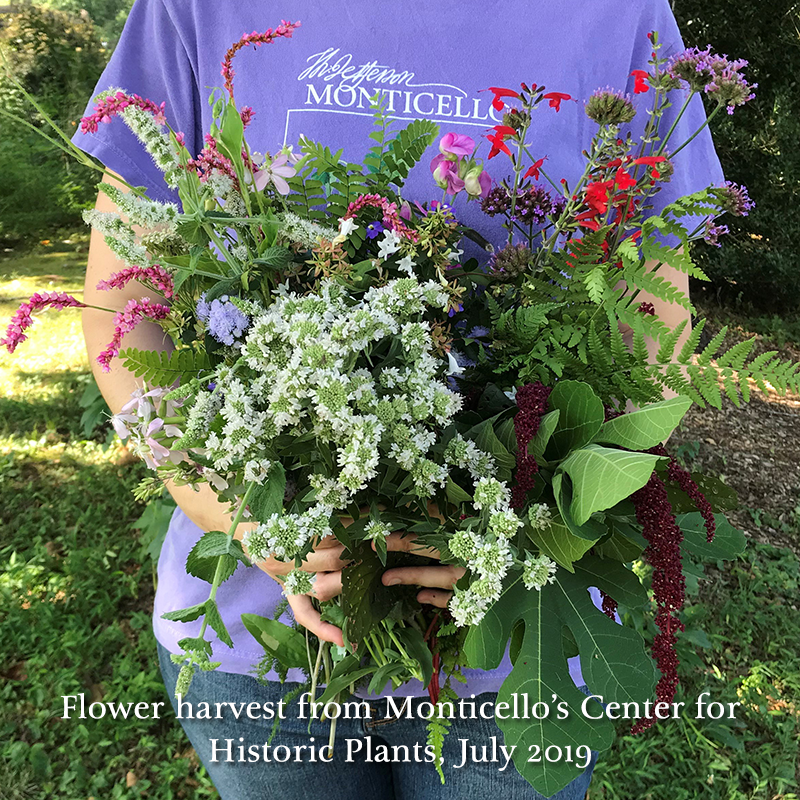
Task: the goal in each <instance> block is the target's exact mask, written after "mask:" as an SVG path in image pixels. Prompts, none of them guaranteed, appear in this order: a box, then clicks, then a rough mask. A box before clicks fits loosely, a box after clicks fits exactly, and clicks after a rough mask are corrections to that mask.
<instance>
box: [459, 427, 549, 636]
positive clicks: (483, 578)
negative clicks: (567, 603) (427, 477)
mask: <svg viewBox="0 0 800 800" xmlns="http://www.w3.org/2000/svg"><path fill="white" fill-rule="evenodd" d="M445 461H446V462H447V463H448V464H450V465H451V466H454V467H457V468H459V469H463V470H466V471H467V472H469V474H470V477H471V478H472V479H473V481H474V482H475V489H474V494H473V501H472V503H473V506H474V507H475V508H477V509H480V510H481V511H483V512H484V516H485V518H486V519H487V520H488V524H487V526H486V532H485V534H481V533H479V532H478V531H476V530H475V529H474V528H466V529H462V530H459V531H457V532H456V533H455V534H454V535H453V537H452V538H451V539H450V541H449V543H448V547H449V548H450V552H451V553H452V554H453V555H454V556H455V557H456V558H458V559H461V560H462V561H463V562H464V563H465V564H466V566H467V569H468V570H469V571H470V572H471V573H473V575H474V576H475V577H476V579H475V580H473V582H472V583H471V584H470V586H469V587H468V588H467V589H464V590H460V589H456V590H455V592H454V593H453V597H452V598H451V600H450V606H449V607H450V612H451V613H452V614H453V619H454V621H455V623H456V625H459V626H462V625H475V624H477V623H478V622H480V621H481V619H483V616H484V614H485V613H486V611H487V609H488V608H489V606H490V605H491V604H492V603H493V602H494V601H495V600H497V599H498V598H499V597H500V593H501V591H502V583H503V579H504V578H505V576H506V575H507V574H508V571H509V569H510V568H511V567H512V566H513V564H514V555H513V553H512V550H511V544H510V542H511V539H512V538H513V537H514V536H515V534H516V533H517V531H518V530H519V528H520V527H522V525H523V522H522V520H521V519H520V518H519V516H518V515H517V514H516V513H515V512H514V511H513V509H512V508H511V505H510V503H511V495H510V493H509V491H508V488H507V487H506V485H505V484H504V483H502V482H500V481H498V480H497V479H496V478H493V477H491V476H492V475H493V474H494V471H495V464H494V459H493V458H492V457H491V456H490V455H488V454H487V453H484V452H483V451H481V450H480V449H479V448H478V446H477V445H476V444H475V443H474V442H472V441H469V440H467V439H464V438H463V437H462V436H461V435H459V434H457V435H456V436H455V437H453V439H451V440H450V442H449V443H448V445H447V448H446V450H445ZM531 523H532V524H533V525H538V526H539V528H540V529H541V528H543V527H546V526H547V525H549V524H550V511H549V509H548V507H547V506H546V505H536V506H534V507H533V510H532V511H531ZM555 570H556V565H555V564H554V563H553V562H552V561H550V559H548V558H546V557H545V556H538V557H537V558H536V559H533V558H532V557H531V556H528V558H527V559H526V561H525V562H524V564H523V580H524V582H525V586H526V587H527V588H528V589H534V588H535V589H541V588H542V586H544V585H545V584H546V583H552V581H553V580H555V578H554V577H553V575H554V573H555Z"/></svg>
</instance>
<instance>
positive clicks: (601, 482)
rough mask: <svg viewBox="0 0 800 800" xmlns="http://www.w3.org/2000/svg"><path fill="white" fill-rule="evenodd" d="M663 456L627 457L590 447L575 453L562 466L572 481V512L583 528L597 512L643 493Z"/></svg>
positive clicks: (643, 455) (642, 454) (640, 454)
mask: <svg viewBox="0 0 800 800" xmlns="http://www.w3.org/2000/svg"><path fill="white" fill-rule="evenodd" d="M660 460H661V456H654V455H650V454H648V453H628V452H626V451H624V450H612V449H610V448H608V447H600V446H599V445H596V444H590V445H587V446H586V447H584V448H582V449H581V450H577V451H575V452H574V453H573V454H572V455H571V456H570V457H569V458H568V459H567V460H566V461H564V462H563V464H561V469H563V470H564V471H565V472H566V473H567V474H568V475H569V476H570V478H572V486H573V498H572V505H571V506H570V511H571V513H572V516H573V519H574V520H575V522H576V523H577V524H578V525H582V524H583V523H584V522H586V521H587V520H588V519H589V517H590V516H591V515H592V514H593V513H594V512H595V511H603V510H605V509H607V508H611V507H612V506H615V505H616V504H617V503H619V502H620V500H624V499H625V498H626V497H630V496H631V495H632V494H633V493H634V492H637V491H638V490H639V489H641V488H642V487H643V486H644V485H645V484H646V483H647V481H648V480H650V476H651V475H652V474H653V470H654V469H655V467H656V464H657V463H658V462H659V461H660Z"/></svg>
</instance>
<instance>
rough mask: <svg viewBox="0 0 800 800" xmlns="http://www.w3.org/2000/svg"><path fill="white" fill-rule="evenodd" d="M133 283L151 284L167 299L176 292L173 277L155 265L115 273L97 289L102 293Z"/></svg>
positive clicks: (127, 268) (99, 284)
mask: <svg viewBox="0 0 800 800" xmlns="http://www.w3.org/2000/svg"><path fill="white" fill-rule="evenodd" d="M131 281H142V282H144V283H149V284H150V285H151V286H152V287H153V288H154V289H155V290H156V291H158V292H160V293H161V294H163V295H164V297H166V298H167V299H169V298H170V297H172V295H173V294H174V291H175V284H174V283H173V280H172V275H170V274H169V272H167V271H166V270H165V269H164V268H163V267H160V266H159V265H158V264H154V265H153V266H151V267H126V268H125V269H122V270H120V271H119V272H115V273H114V274H113V275H112V276H111V277H110V278H109V279H108V280H102V281H100V283H98V284H97V288H98V289H100V290H102V291H108V290H109V289H122V288H123V287H124V286H127V285H128V284H129V283H130V282H131Z"/></svg>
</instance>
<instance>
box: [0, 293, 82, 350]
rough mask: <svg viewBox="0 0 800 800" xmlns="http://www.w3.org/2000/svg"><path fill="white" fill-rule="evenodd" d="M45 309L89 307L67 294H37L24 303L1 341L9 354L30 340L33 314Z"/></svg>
mask: <svg viewBox="0 0 800 800" xmlns="http://www.w3.org/2000/svg"><path fill="white" fill-rule="evenodd" d="M45 308H52V309H55V310H56V311H61V309H63V308H87V306H86V304H85V303H81V302H80V300H76V299H75V298H74V297H73V296H72V295H69V294H67V293H66V292H36V294H34V295H31V298H30V300H28V302H27V303H23V304H22V305H21V306H20V307H19V308H18V309H17V311H16V313H15V314H14V316H13V317H12V318H11V322H10V323H9V325H8V328H6V335H5V336H4V337H3V338H2V339H0V345H2V346H4V347H5V348H6V350H8V352H9V353H13V352H14V351H15V350H16V349H17V347H19V345H21V344H22V343H23V342H24V341H25V340H26V339H27V338H28V337H27V336H26V335H25V331H26V330H28V328H30V327H31V325H33V322H34V319H33V314H34V313H35V312H37V311H42V310H44V309H45Z"/></svg>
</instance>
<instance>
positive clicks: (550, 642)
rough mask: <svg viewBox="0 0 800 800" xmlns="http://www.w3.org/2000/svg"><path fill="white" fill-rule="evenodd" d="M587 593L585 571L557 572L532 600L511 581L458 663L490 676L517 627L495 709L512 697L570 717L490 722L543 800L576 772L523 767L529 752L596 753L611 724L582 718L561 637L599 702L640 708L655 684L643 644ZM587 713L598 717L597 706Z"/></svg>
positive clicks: (547, 765) (552, 766) (545, 764)
mask: <svg viewBox="0 0 800 800" xmlns="http://www.w3.org/2000/svg"><path fill="white" fill-rule="evenodd" d="M592 585H594V584H593V582H592V578H590V576H589V575H588V574H587V573H585V572H584V571H576V573H575V574H574V575H572V574H570V573H569V572H567V571H566V570H559V571H558V572H557V573H556V580H555V582H554V583H552V584H549V585H547V586H545V587H544V588H543V589H542V590H541V591H538V592H537V591H528V590H526V589H525V588H524V586H523V584H522V582H521V581H520V580H517V581H516V582H515V583H513V584H512V585H510V586H509V587H508V588H507V589H506V590H505V591H504V593H503V594H502V596H501V597H500V600H498V602H497V603H496V604H495V605H494V606H493V607H492V608H491V609H490V610H489V612H488V613H487V614H486V616H485V617H484V618H483V620H482V621H481V622H480V623H479V624H478V625H475V626H473V627H472V628H470V630H469V632H468V633H467V637H466V640H465V643H464V655H465V657H466V658H467V661H468V663H469V665H470V666H471V667H479V668H481V669H493V668H495V667H496V666H497V665H498V664H499V662H500V660H501V659H502V657H503V654H504V653H505V648H506V644H507V642H508V640H509V638H510V636H511V632H512V630H513V629H514V627H515V626H516V624H517V622H518V620H522V622H523V623H524V634H523V638H522V642H521V644H520V646H519V652H518V653H517V657H516V660H515V661H514V666H513V669H512V671H511V673H510V674H509V675H508V677H507V678H506V679H505V681H504V682H503V685H502V687H501V689H500V691H499V693H498V697H497V705H496V708H498V707H499V704H500V703H509V704H512V705H511V708H513V703H514V696H515V695H516V697H517V698H522V697H523V696H524V695H527V696H528V700H529V703H531V704H532V703H536V702H543V703H547V704H549V705H550V707H551V708H554V705H555V703H556V702H560V701H564V702H566V703H567V706H568V710H569V713H568V716H567V718H566V719H564V720H561V719H558V718H557V717H558V715H556V714H554V713H551V714H550V715H549V716H548V717H546V718H544V719H536V718H534V717H533V715H529V716H525V715H524V714H516V715H514V714H509V716H508V718H507V719H504V720H503V719H498V720H497V724H498V725H499V726H500V728H501V730H502V731H503V735H504V739H505V743H506V745H507V746H510V745H516V748H515V751H514V763H515V766H516V767H517V769H518V770H519V772H520V773H522V775H523V776H524V777H525V778H526V780H527V781H528V782H529V783H530V784H531V785H532V786H533V787H534V789H536V790H537V791H538V792H540V793H542V794H544V795H546V796H549V795H552V794H554V793H555V792H556V791H558V790H559V789H561V788H563V787H564V786H566V785H567V784H568V783H569V782H570V781H572V780H573V779H574V778H575V777H577V775H578V774H579V773H580V769H579V768H577V767H576V766H575V765H574V764H570V763H568V762H566V761H563V760H562V761H558V762H555V763H553V762H549V761H546V760H545V759H542V761H541V762H540V763H528V758H529V755H530V751H529V750H528V748H529V746H531V745H536V746H538V747H540V748H541V749H542V751H543V750H544V749H546V748H547V747H549V746H551V745H556V746H559V747H562V748H565V747H566V746H568V745H572V746H574V745H575V744H576V743H578V742H580V743H581V744H586V745H588V746H589V747H591V748H592V749H595V750H602V749H605V748H607V747H609V746H610V744H611V742H612V740H613V737H614V727H613V724H612V723H611V722H610V721H609V720H608V719H606V718H605V717H603V716H602V714H600V713H596V714H595V715H596V716H600V717H601V718H600V719H597V720H592V719H589V718H587V716H584V714H583V713H581V706H582V704H583V703H584V701H585V700H586V697H585V696H584V695H583V694H582V693H581V692H580V691H579V690H578V689H577V688H576V687H575V685H574V684H573V682H572V681H571V680H570V678H569V670H568V669H567V660H566V655H565V650H564V646H563V643H564V637H565V636H566V637H570V636H571V637H572V638H573V639H574V641H575V644H576V646H577V648H578V651H579V653H580V658H581V666H582V668H583V671H584V678H585V679H586V681H587V684H588V685H589V687H590V689H591V690H592V692H594V693H597V694H600V695H603V699H604V701H605V702H630V701H634V702H644V700H646V699H648V698H649V697H650V695H651V692H652V690H653V686H654V684H655V669H654V665H653V662H652V661H651V659H650V658H649V656H648V655H647V654H646V652H645V647H644V640H643V639H642V637H641V636H640V635H639V634H638V633H636V631H634V630H632V629H630V628H625V627H623V626H621V625H617V624H615V623H614V622H613V621H612V620H610V619H608V617H606V616H605V615H604V614H603V613H602V612H600V611H599V610H598V609H596V608H595V607H594V605H593V603H592V601H591V598H590V596H589V593H588V589H589V587H590V586H592ZM565 627H566V628H567V629H568V632H566V633H565V632H564V628H565ZM553 695H555V696H556V700H554V699H553ZM589 702H591V703H593V702H594V701H589ZM593 709H594V710H595V711H599V707H598V706H594V707H593Z"/></svg>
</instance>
